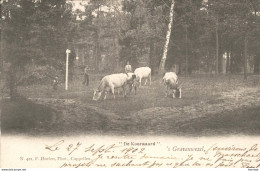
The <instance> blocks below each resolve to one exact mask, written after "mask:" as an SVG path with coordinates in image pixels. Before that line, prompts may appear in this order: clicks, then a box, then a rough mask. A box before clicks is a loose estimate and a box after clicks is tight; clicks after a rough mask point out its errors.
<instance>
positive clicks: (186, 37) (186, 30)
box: [185, 25, 189, 76]
mask: <svg viewBox="0 0 260 171" xmlns="http://www.w3.org/2000/svg"><path fill="white" fill-rule="evenodd" d="M185 44H186V47H185V61H186V68H185V75H186V76H187V75H188V72H189V63H188V26H187V25H186V26H185Z"/></svg>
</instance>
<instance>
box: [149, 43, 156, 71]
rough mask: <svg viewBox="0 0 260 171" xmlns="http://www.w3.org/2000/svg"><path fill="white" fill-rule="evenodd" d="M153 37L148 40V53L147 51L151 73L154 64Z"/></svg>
mask: <svg viewBox="0 0 260 171" xmlns="http://www.w3.org/2000/svg"><path fill="white" fill-rule="evenodd" d="M154 62H155V61H154V39H151V41H150V53H149V64H150V67H151V69H152V74H153V73H154V69H155V65H154Z"/></svg>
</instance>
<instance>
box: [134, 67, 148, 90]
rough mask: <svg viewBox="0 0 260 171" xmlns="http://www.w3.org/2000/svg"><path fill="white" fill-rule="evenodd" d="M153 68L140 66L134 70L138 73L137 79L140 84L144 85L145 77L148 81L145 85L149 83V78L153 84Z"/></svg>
mask: <svg viewBox="0 0 260 171" xmlns="http://www.w3.org/2000/svg"><path fill="white" fill-rule="evenodd" d="M151 71H152V70H151V68H149V67H140V68H136V69H135V71H134V74H135V75H136V79H137V81H139V86H141V85H142V79H143V78H145V79H146V81H145V83H144V85H146V84H147V80H148V78H149V80H150V85H151V84H152V83H151Z"/></svg>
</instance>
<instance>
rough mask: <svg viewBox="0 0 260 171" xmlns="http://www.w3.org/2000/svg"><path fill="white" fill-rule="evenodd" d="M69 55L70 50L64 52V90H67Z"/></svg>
mask: <svg viewBox="0 0 260 171" xmlns="http://www.w3.org/2000/svg"><path fill="white" fill-rule="evenodd" d="M69 54H70V50H69V49H67V50H66V78H65V90H68V75H69Z"/></svg>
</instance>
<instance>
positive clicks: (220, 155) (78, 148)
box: [20, 140, 260, 168]
mask: <svg viewBox="0 0 260 171" xmlns="http://www.w3.org/2000/svg"><path fill="white" fill-rule="evenodd" d="M42 148H43V149H44V151H45V152H46V153H48V156H46V154H45V156H43V155H42V156H41V155H40V156H21V157H20V160H21V161H24V162H33V161H34V162H52V163H55V165H56V166H57V167H60V168H88V167H92V168H93V167H113V168H117V167H120V168H122V167H128V168H129V167H142V168H158V167H163V168H185V167H186V168H187V167H198V168H199V167H211V168H226V167H228V168H233V167H234V168H259V167H260V150H259V145H258V144H251V145H249V146H246V147H244V146H239V145H223V144H221V145H219V144H217V143H216V144H210V145H208V144H207V145H202V146H192V145H190V146H187V145H186V146H180V145H179V144H178V145H175V144H173V145H171V144H170V145H169V144H168V145H167V146H165V145H162V144H161V143H160V142H118V143H109V144H107V143H104V144H100V143H98V144H95V143H90V144H89V143H83V142H80V141H76V142H73V143H69V142H66V140H59V141H57V142H55V143H53V144H45V146H44V147H42ZM61 154H62V155H61Z"/></svg>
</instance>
